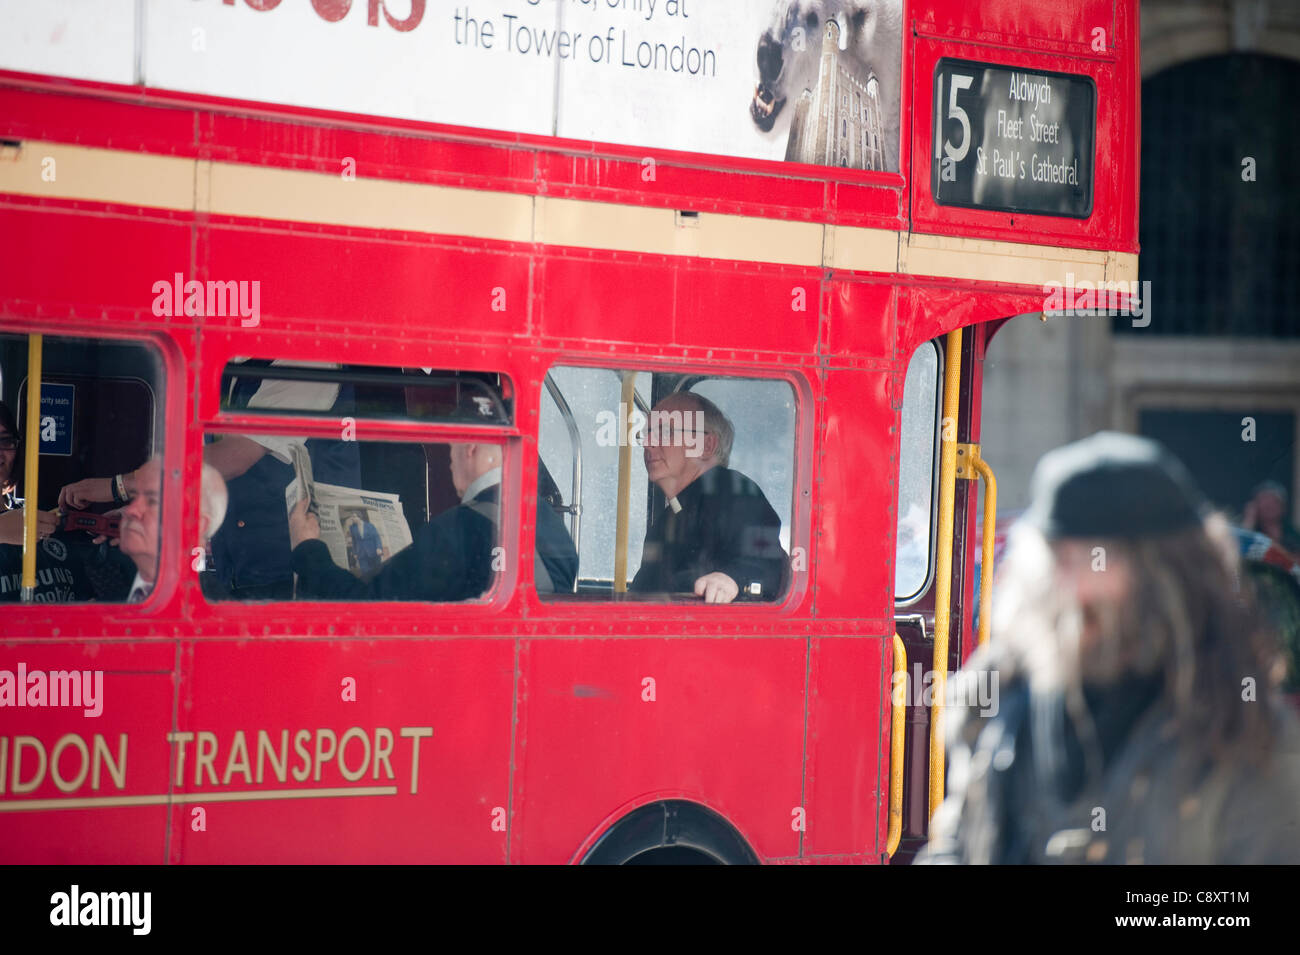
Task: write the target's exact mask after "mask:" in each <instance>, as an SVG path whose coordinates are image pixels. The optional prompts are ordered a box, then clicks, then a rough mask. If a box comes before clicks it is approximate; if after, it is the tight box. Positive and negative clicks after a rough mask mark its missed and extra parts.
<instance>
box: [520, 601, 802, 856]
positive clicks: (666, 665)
mask: <svg viewBox="0 0 1300 955" xmlns="http://www.w3.org/2000/svg"><path fill="white" fill-rule="evenodd" d="M624 609H626V608H624ZM806 647H807V642H806V641H805V640H803V639H800V638H798V637H770V638H765V639H741V638H736V637H719V638H704V637H684V636H677V637H667V638H665V637H660V638H646V639H620V638H609V639H603V640H602V639H599V638H595V639H589V640H575V639H563V640H561V639H554V640H546V639H541V640H533V641H527V642H525V643H524V644H522V648H521V655H520V670H521V673H520V676H521V680H522V682H521V685H520V689H519V714H520V715H519V737H518V741H517V742H516V745H515V760H516V770H517V774H518V775H517V777H516V780H515V819H514V829H513V832H512V835H511V861H514V862H541V863H559V862H568V861H570V860H573V858H574V854H575V852H576V850H577V849H578V847H579V846H580V845H582V843H583V842H584V840H586V839H587V838H588V837H589V836H592V835H593V834H594V833H595V832H596V830H597V829H598V828H599V829H602V830H603V829H604V828H607V827H608V825H612V824H613V823H614V822H615V821H616V820H617V818H618V817H620V816H622V815H624V814H625V813H626V812H628V811H631V810H632V809H634V808H636V806H639V805H644V804H645V803H649V802H653V801H655V800H657V799H663V798H682V799H690V800H694V801H697V802H700V803H703V804H704V805H706V806H708V807H709V808H711V809H713V810H714V811H715V812H718V813H719V814H721V815H722V816H723V817H724V818H726V819H727V820H728V821H730V822H731V824H732V825H733V826H735V827H736V828H737V829H738V830H739V831H740V834H741V835H742V836H743V837H744V838H745V839H746V840H747V841H748V842H749V844H750V846H751V847H753V849H754V850H755V852H757V853H758V855H759V857H760V858H764V859H771V858H776V857H784V858H791V857H794V856H796V855H797V854H798V852H799V842H800V838H799V837H800V833H799V832H797V831H796V830H795V829H794V827H793V825H792V823H793V822H794V821H795V820H796V817H795V816H794V815H793V813H794V812H795V810H796V809H798V808H799V807H800V806H801V804H802V795H801V793H802V785H803V779H802V776H803V772H802V769H803V754H804V687H805V680H806Z"/></svg>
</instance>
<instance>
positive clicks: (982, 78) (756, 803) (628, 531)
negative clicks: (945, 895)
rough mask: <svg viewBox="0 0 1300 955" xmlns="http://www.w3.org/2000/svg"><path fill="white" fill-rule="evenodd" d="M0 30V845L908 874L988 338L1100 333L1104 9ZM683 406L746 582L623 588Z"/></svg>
mask: <svg viewBox="0 0 1300 955" xmlns="http://www.w3.org/2000/svg"><path fill="white" fill-rule="evenodd" d="M6 7H7V9H9V10H11V11H12V12H13V21H14V22H13V23H12V24H10V25H7V27H6V30H7V34H8V35H7V37H6V38H4V39H2V40H0V68H2V69H0V252H2V254H0V398H3V401H4V402H5V404H6V405H7V407H8V408H9V409H10V410H11V411H12V414H13V419H14V421H13V424H12V426H11V427H12V429H13V430H14V432H15V435H14V439H13V440H12V441H9V442H8V443H9V444H10V445H12V448H10V449H9V451H8V454H9V457H8V458H6V457H5V454H6V450H5V449H4V448H3V447H0V464H5V465H6V466H7V467H8V468H9V475H8V482H9V483H11V484H12V485H13V492H14V494H15V496H17V497H22V498H24V499H25V500H26V502H27V504H26V506H25V507H24V508H23V509H22V510H21V512H19V511H18V510H17V509H16V508H15V509H14V510H13V511H11V512H8V513H5V514H0V530H2V531H3V532H4V536H3V538H2V539H0V560H3V563H2V564H0V584H2V585H3V590H2V591H0V600H4V601H7V605H6V606H5V607H4V609H3V612H2V613H0V633H2V636H0V858H3V859H4V860H5V861H9V862H58V863H63V862H89V863H98V862H126V863H162V862H166V863H206V862H254V863H271V862H276V863H279V862H326V861H338V862H344V861H379V862H416V861H419V862H426V861H433V862H439V861H464V862H515V863H565V862H629V861H636V862H653V861H676V862H689V861H698V862H725V863H738V862H886V861H890V860H891V859H892V860H896V861H899V860H905V859H908V858H910V857H911V855H912V854H913V853H914V852H915V851H916V849H917V848H918V847H919V846H920V845H921V844H922V843H923V841H924V837H925V832H926V822H927V819H928V815H929V811H930V809H931V808H932V807H933V805H935V801H936V799H937V797H939V796H941V794H942V787H943V764H942V756H941V753H940V752H939V750H938V749H937V748H936V747H935V746H934V745H933V742H932V738H933V737H935V735H936V734H938V733H941V731H942V702H941V701H942V699H943V695H942V689H943V686H944V680H945V677H944V674H945V673H946V672H948V671H949V670H951V669H953V668H956V667H958V666H960V664H961V661H962V660H963V659H964V658H965V657H966V656H967V655H968V654H969V652H970V651H971V649H972V647H973V645H974V644H975V642H976V641H977V639H978V636H977V634H976V633H974V632H972V626H971V621H972V619H973V617H974V613H973V609H974V608H973V607H972V606H971V602H972V592H973V588H972V573H973V565H974V554H975V549H976V548H977V547H979V546H981V542H980V541H979V540H977V538H976V535H975V522H976V507H977V505H978V503H979V500H980V498H979V484H980V481H981V475H982V476H983V478H984V479H985V480H987V479H990V478H991V476H992V474H991V470H990V468H989V466H988V465H987V464H986V463H985V462H984V461H983V460H982V458H981V457H980V453H979V435H980V393H981V386H982V375H983V371H982V362H983V356H984V351H985V348H986V346H987V344H988V342H989V340H990V338H991V336H992V334H993V332H994V331H995V330H996V329H997V327H998V326H999V323H1000V322H1001V321H1002V320H1005V319H1007V318H1010V317H1012V316H1016V315H1021V314H1026V313H1035V314H1038V313H1042V312H1044V310H1045V309H1047V310H1049V311H1050V310H1054V309H1068V308H1070V307H1072V305H1077V304H1078V299H1077V298H1075V299H1073V300H1072V298H1071V289H1074V290H1076V291H1077V290H1083V291H1084V292H1085V293H1086V294H1088V295H1092V294H1093V293H1094V292H1095V291H1104V292H1107V293H1108V294H1109V295H1110V297H1111V300H1112V304H1113V303H1114V302H1115V301H1118V302H1119V303H1120V305H1121V307H1123V306H1125V305H1126V304H1127V305H1130V306H1131V305H1132V301H1131V299H1130V298H1129V297H1128V296H1127V294H1125V290H1127V289H1128V288H1129V285H1130V283H1131V282H1132V280H1134V279H1136V277H1137V274H1136V273H1137V255H1136V253H1137V183H1138V102H1139V101H1138V82H1139V80H1138V16H1137V5H1136V3H1132V2H1128V0H1120V2H1113V0H1104V2H1103V0H1077V2H1073V3H1070V4H1066V5H1060V6H1053V5H1043V4H1039V3H1035V2H1031V0H998V2H996V3H981V4H969V3H965V2H961V0H905V2H904V0H880V2H870V0H860V2H849V0H843V2H832V0H825V2H811V0H780V2H776V0H753V2H745V3H736V4H731V3H728V4H720V3H712V4H710V3H706V2H697V0H689V2H688V0H683V2H681V3H673V2H667V0H664V2H662V3H653V2H649V0H644V2H627V3H619V4H613V3H610V4H587V3H569V2H563V0H561V2H544V3H541V4H536V3H531V2H530V3H519V2H512V0H499V2H482V3H474V4H471V5H467V6H462V7H458V8H456V9H455V10H452V9H449V8H443V7H441V6H437V7H435V5H433V4H426V3H424V2H423V0H368V2H367V3H361V2H357V3H355V4H354V3H352V2H351V0H310V2H308V0H203V2H200V3H189V4H174V5H163V4H143V5H137V4H134V3H131V2H120V3H119V2H114V3H105V4H102V5H98V6H97V7H96V9H95V10H94V11H93V12H90V11H88V10H87V9H86V6H85V5H74V4H63V3H56V2H51V3H41V4H36V3H18V2H14V3H9V4H6ZM146 13H147V16H146ZM1049 290H1050V291H1049ZM1053 296H1054V297H1053ZM1088 307H1092V302H1091V301H1089V303H1088ZM683 392H689V393H690V394H692V395H698V396H702V397H704V398H707V399H708V401H709V403H710V406H711V407H713V408H715V409H717V410H718V412H719V413H720V414H721V415H722V416H723V417H725V420H726V425H725V427H726V429H727V430H728V438H727V440H726V442H725V443H726V444H728V445H729V448H723V449H721V450H719V443H720V442H721V439H720V438H718V437H717V435H716V434H714V436H713V437H712V439H710V440H711V441H712V443H706V441H705V438H706V435H702V434H699V435H695V437H696V438H698V439H699V441H700V444H699V445H698V446H697V447H695V448H692V447H691V446H690V445H689V444H688V445H687V446H686V447H685V452H686V455H687V457H690V456H691V451H692V450H694V451H695V452H696V454H697V455H700V454H707V455H712V456H713V457H712V458H711V460H714V466H715V467H718V468H722V469H724V470H722V471H717V472H715V473H724V474H725V473H726V471H727V470H729V471H731V472H734V473H736V474H740V475H743V476H744V478H745V479H747V482H748V483H746V484H745V485H744V487H745V488H750V487H757V488H758V490H759V492H761V495H754V494H753V492H752V491H746V493H749V494H751V495H752V496H755V497H757V496H761V497H762V498H763V499H765V500H766V502H767V503H768V504H769V505H770V510H771V512H772V513H773V514H774V515H775V518H776V520H777V521H778V522H779V524H777V523H772V522H771V521H770V520H769V522H768V523H767V524H766V525H764V526H765V527H766V528H767V530H768V531H769V532H770V533H766V534H758V535H755V534H752V533H751V534H749V536H745V535H743V534H742V537H741V545H739V546H741V547H742V550H745V551H746V553H749V552H751V551H753V552H757V551H760V550H761V551H763V553H762V555H761V556H762V559H763V560H766V561H773V560H774V561H776V562H777V564H776V565H772V564H770V563H769V564H768V565H766V566H779V567H780V572H779V573H777V574H776V576H774V577H771V576H764V572H760V571H757V570H755V571H754V572H753V574H752V575H751V574H749V570H748V569H745V570H743V571H742V570H730V571H729V573H728V574H724V576H726V577H727V579H728V580H729V581H730V582H731V584H732V585H734V586H733V588H732V590H734V593H733V592H732V590H727V589H726V588H725V587H724V588H723V591H722V594H723V602H714V600H712V599H709V600H706V599H705V596H707V593H708V592H707V588H700V587H695V588H692V586H691V581H690V580H689V579H688V580H687V581H686V582H685V583H684V584H683V583H680V582H678V581H676V580H674V581H672V582H669V583H662V582H661V584H660V585H659V586H657V587H650V586H647V585H645V583H644V581H645V580H646V579H648V577H647V575H648V572H647V574H642V573H641V572H642V571H643V570H644V569H645V568H647V567H650V566H652V565H653V564H654V563H655V561H656V560H657V559H658V558H659V555H660V550H662V547H663V546H664V545H663V541H662V537H663V534H664V533H665V532H664V531H663V522H665V521H668V520H670V519H671V517H672V515H673V512H674V504H676V503H677V499H676V497H675V496H674V495H670V494H668V493H667V491H665V485H664V484H663V483H662V482H660V481H659V479H658V478H655V477H654V474H653V473H652V472H651V471H648V470H647V466H646V461H647V458H648V456H646V455H645V454H644V453H643V450H642V448H641V447H639V446H638V445H639V444H641V443H646V442H647V438H646V437H645V435H646V424H647V423H649V424H650V425H651V427H653V425H654V423H655V419H654V417H653V415H654V413H655V412H656V410H658V409H660V408H661V403H663V402H665V401H668V402H670V403H671V402H672V401H674V400H676V401H678V403H679V406H680V402H681V401H682V400H683V399H682V397H681V393H683ZM674 396H676V398H675V399H674ZM685 400H686V405H685V406H684V407H686V409H687V411H690V410H691V409H692V405H691V402H690V399H689V398H687V399H685ZM696 405H697V406H698V409H700V413H701V414H704V411H703V410H702V409H703V408H704V405H703V404H702V403H699V402H698V401H697V402H696ZM711 414H712V412H710V415H711ZM686 420H687V425H686V427H685V429H684V430H683V429H681V428H680V427H679V430H678V431H677V433H676V434H677V437H678V438H679V439H680V438H686V439H689V438H690V436H691V434H692V432H691V431H690V427H689V420H690V419H689V418H688V419H686ZM698 420H700V421H708V422H716V421H719V420H720V419H715V418H712V417H710V418H701V419H698ZM2 423H3V422H2V421H0V424H2ZM722 427H723V425H721V424H716V425H713V426H711V427H698V428H697V430H698V431H699V432H710V431H713V432H716V431H717V430H718V429H719V428H722ZM659 437H660V438H662V437H663V434H662V433H661V434H660V435H659ZM670 437H671V434H670ZM648 443H649V445H650V449H653V448H654V447H656V444H655V441H654V440H653V439H649V441H648ZM670 443H671V442H670ZM469 449H474V450H473V451H472V452H471V451H470V450H469ZM679 450H680V449H679ZM727 451H729V454H727V453H726V452H727ZM475 454H477V455H481V456H482V458H481V461H482V462H483V463H484V464H485V465H492V467H487V468H485V469H482V470H477V469H473V468H471V469H470V470H469V471H467V470H466V468H467V467H470V466H469V465H467V464H466V461H468V460H470V459H471V458H472V456H473V455H475ZM241 455H243V457H242V458H241ZM150 462H152V464H151V463H150ZM205 462H207V464H209V465H211V466H212V468H213V469H214V470H215V471H217V472H218V473H220V474H221V477H222V479H223V484H224V487H225V489H226V490H225V496H224V499H223V503H221V504H219V505H212V504H211V503H210V501H209V500H208V498H207V497H206V495H205V489H204V486H203V474H204V473H205V472H204V463H205ZM250 462H251V463H250ZM994 463H995V462H994ZM651 465H652V468H657V467H660V466H661V465H659V464H658V463H656V461H654V460H652V461H651ZM655 473H658V472H655ZM706 473H707V472H706ZM467 475H468V476H469V479H467ZM0 477H3V475H0ZM734 480H735V481H739V480H740V479H739V478H735V479H734ZM485 482H486V483H485ZM476 484H477V485H478V488H479V490H480V491H481V489H482V488H483V487H485V486H487V485H488V484H491V485H492V486H493V487H495V488H496V496H495V499H494V503H493V504H492V506H491V507H490V509H489V510H487V511H484V510H482V509H480V511H479V512H476V513H478V514H479V516H480V517H483V516H484V515H486V523H484V522H480V523H479V524H478V525H475V526H479V527H486V528H488V530H487V531H486V532H485V533H488V534H490V536H491V539H490V540H489V541H487V544H485V545H484V546H486V547H488V552H489V553H490V559H491V566H490V569H486V568H480V570H482V571H483V574H484V575H485V576H484V580H485V583H483V585H482V586H478V585H475V586H470V587H469V588H468V591H465V590H464V589H462V590H456V589H455V588H452V587H450V585H447V586H444V584H445V583H446V580H448V579H450V577H444V576H442V575H443V574H444V572H445V573H446V574H448V575H449V574H451V573H452V570H449V569H448V568H449V567H450V566H451V565H452V564H455V563H456V561H457V560H459V559H460V558H459V557H458V556H457V554H456V549H457V547H458V546H459V544H460V543H461V541H460V539H459V538H457V537H455V536H454V535H451V536H448V535H446V534H443V535H442V536H438V534H439V533H441V532H440V531H439V530H438V529H439V528H445V523H443V522H445V520H446V519H447V515H448V514H449V513H459V514H460V515H461V516H460V517H459V518H456V519H457V520H461V519H463V520H469V518H466V517H465V516H464V514H463V513H462V512H464V511H465V510H466V509H469V510H473V509H474V508H473V507H472V506H471V505H472V502H473V501H474V500H476V498H475V497H474V494H475V485H476ZM669 490H671V488H669ZM155 492H156V493H155ZM304 497H310V498H311V499H312V501H313V502H314V508H315V520H314V522H313V521H311V520H309V519H306V518H303V517H302V515H301V511H300V509H298V508H295V506H294V505H295V502H296V501H298V500H300V499H301V498H304ZM986 499H987V496H986ZM212 500H216V498H213V499H212ZM60 508H62V512H60ZM214 508H215V511H217V512H219V511H220V510H222V509H224V510H225V511H226V513H225V514H224V515H222V514H220V513H214ZM38 511H40V512H43V513H44V514H45V515H46V516H45V517H43V518H40V519H39V520H38V517H37V512H38ZM119 513H120V523H118V521H117V518H116V516H115V515H118V514H119ZM295 513H296V516H293V515H295ZM42 522H44V523H42ZM313 523H314V525H315V527H317V528H318V529H319V530H318V533H319V537H320V544H318V545H314V549H315V554H316V556H317V557H318V558H319V560H318V562H317V565H316V569H315V570H311V571H310V572H309V571H308V569H307V568H306V565H305V564H303V563H302V562H301V561H300V560H299V557H300V555H301V553H302V548H303V547H305V546H306V547H312V546H313V545H312V543H311V542H310V540H308V541H306V542H304V540H303V537H302V534H303V531H302V528H303V527H304V526H306V525H311V524H313ZM993 523H994V522H993V521H985V522H984V527H986V528H988V529H989V533H990V534H991V533H992V528H993ZM213 524H219V528H218V529H217V530H215V531H213V528H212V525H213ZM656 525H659V527H658V528H657V527H656ZM458 526H459V525H458ZM555 528H561V533H560V535H559V537H560V538H562V539H558V540H557V537H556V535H555V533H554V530H555ZM751 530H752V529H751ZM115 535H120V536H115ZM656 535H658V536H656ZM119 541H120V546H115V544H117V543H118V542H119ZM990 543H991V540H990ZM778 544H779V546H778ZM553 547H558V548H559V551H562V552H563V554H562V555H561V559H559V561H558V564H557V563H556V561H554V560H551V558H552V557H554V556H555V553H558V551H554V549H553ZM548 548H552V550H551V551H548ZM777 551H779V554H778V553H777ZM417 553H418V554H419V555H420V559H419V561H418V562H415V563H414V564H413V558H412V556H411V555H414V554H417ZM403 554H406V555H407V556H406V557H405V558H404V557H403ZM751 556H752V555H751ZM321 562H323V565H326V566H325V567H324V569H323V570H322V569H321V566H322V564H321ZM403 562H404V564H403ZM742 564H743V565H744V567H745V568H749V567H750V566H751V564H744V562H741V563H737V564H736V565H735V566H737V567H739V566H742ZM399 565H401V566H406V567H407V568H408V569H409V568H410V567H411V566H416V567H418V568H419V569H418V572H414V573H408V574H407V575H406V576H405V577H402V578H401V579H400V580H398V579H397V577H396V576H395V575H394V574H393V573H390V570H391V569H392V568H393V567H398V566H399ZM559 565H564V566H563V567H561V568H560V569H559V570H557V566H559ZM457 566H459V565H457ZM728 566H729V568H730V566H731V565H728ZM430 568H433V569H432V570H431V569H430ZM565 568H567V569H565ZM317 571H320V574H323V575H324V576H323V577H320V578H319V579H317V578H316V577H314V576H313V575H314V574H316V573H317ZM719 573H721V571H719ZM338 574H342V575H343V577H342V578H340V577H339V576H338ZM751 577H752V579H751ZM736 578H739V579H736ZM322 581H324V582H322ZM340 581H342V582H340ZM385 581H387V583H385ZM774 581H775V583H774ZM985 589H986V590H987V588H985ZM697 591H700V592H703V593H704V594H705V596H701V593H700V592H697ZM726 597H734V599H730V600H726V599H725V598H726ZM982 619H983V620H985V621H987V619H988V614H987V613H984V614H983V615H982ZM896 670H899V671H906V672H907V673H908V674H909V681H908V682H906V683H902V684H899V686H900V687H901V691H900V692H899V693H896V694H895V693H891V687H893V686H894V685H895V681H894V673H895V671H896ZM930 690H932V691H933V692H928V691H930ZM936 700H937V701H939V702H935V701H936Z"/></svg>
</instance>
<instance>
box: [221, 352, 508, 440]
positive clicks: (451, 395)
mask: <svg viewBox="0 0 1300 955" xmlns="http://www.w3.org/2000/svg"><path fill="white" fill-rule="evenodd" d="M327 399H328V400H327ZM343 402H346V403H347V407H346V409H340V408H339V407H337V405H339V404H341V403H343ZM221 410H222V411H241V412H250V413H254V414H270V415H274V414H296V415H327V416H337V415H338V413H339V412H340V410H343V411H345V412H346V413H347V414H350V415H353V416H356V417H361V418H372V419H375V418H379V419H382V418H390V419H391V418H399V419H410V420H415V421H431V422H432V421H438V422H444V423H458V424H484V425H509V424H510V423H511V422H512V421H513V418H514V403H513V401H512V400H511V392H510V389H509V387H508V383H507V382H503V381H502V380H500V379H499V376H498V375H496V374H493V373H488V372H465V371H445V370H438V369H432V368H422V369H416V368H413V369H405V370H398V369H396V368H383V367H374V366H365V365H335V364H330V363H327V362H310V361H285V360H283V359H275V360H272V359H256V358H252V359H250V358H237V359H235V360H233V361H231V362H229V363H228V364H227V365H226V368H225V370H224V371H223V373H222V376H221Z"/></svg>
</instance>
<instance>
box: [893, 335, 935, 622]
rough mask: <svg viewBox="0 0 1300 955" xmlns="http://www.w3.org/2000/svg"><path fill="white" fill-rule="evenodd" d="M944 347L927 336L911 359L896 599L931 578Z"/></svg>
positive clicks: (915, 593) (918, 590) (906, 598)
mask: <svg viewBox="0 0 1300 955" xmlns="http://www.w3.org/2000/svg"><path fill="white" fill-rule="evenodd" d="M939 365H940V362H939V349H938V347H937V346H936V345H935V344H934V343H933V342H927V343H926V344H924V345H922V346H921V347H920V348H918V349H917V350H916V353H915V354H914V355H912V360H911V361H910V362H908V364H907V379H906V381H905V382H904V385H903V413H902V418H903V423H902V430H901V433H900V436H899V442H900V447H901V451H900V454H899V462H898V557H897V561H896V563H895V564H894V600H895V601H896V602H898V603H907V602H910V601H912V600H915V599H916V598H917V597H919V596H920V595H921V594H922V593H923V592H924V591H925V588H926V585H927V584H928V582H929V579H930V565H931V560H930V557H931V554H932V553H933V550H934V548H933V546H932V544H933V537H934V534H933V526H934V521H933V515H934V506H935V485H936V482H937V480H938V470H937V468H936V467H935V462H936V461H937V460H938V446H939V410H940V406H939V382H940V375H939Z"/></svg>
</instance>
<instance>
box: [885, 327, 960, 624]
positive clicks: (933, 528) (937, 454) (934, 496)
mask: <svg viewBox="0 0 1300 955" xmlns="http://www.w3.org/2000/svg"><path fill="white" fill-rule="evenodd" d="M926 346H930V347H932V348H933V349H934V352H935V359H936V361H937V363H938V364H937V366H936V368H935V400H934V448H933V456H932V457H931V459H930V524H929V530H930V534H929V548H928V550H927V552H926V572H925V578H924V579H923V580H922V582H921V586H920V588H919V589H918V590H917V591H916V592H915V593H913V594H910V595H908V596H906V597H902V598H900V597H899V596H898V594H897V593H895V594H894V609H895V610H896V611H897V610H905V609H907V608H909V607H914V606H916V605H917V604H918V603H920V602H921V601H922V600H924V599H925V598H926V595H927V594H929V593H930V588H931V587H933V586H934V576H935V573H936V570H937V568H936V563H937V561H936V560H935V556H936V553H935V552H936V549H937V546H938V537H939V520H938V516H939V472H940V463H941V455H942V448H943V380H944V369H945V368H946V367H947V355H946V354H945V344H944V343H943V342H941V341H940V340H939V339H937V338H932V339H930V340H928V341H926V342H923V343H922V344H920V345H918V346H917V348H916V350H915V351H913V352H912V354H911V356H910V357H909V358H908V359H907V364H908V367H910V366H911V364H912V361H913V359H915V358H916V356H917V355H918V354H920V352H921V349H922V348H925V347H926ZM903 387H904V394H903V402H904V403H906V401H907V395H906V387H907V368H904V369H903ZM898 449H899V450H898V455H899V474H900V478H899V481H898V495H897V497H896V500H895V504H894V571H895V573H897V571H898V522H899V520H901V519H902V508H901V501H902V490H903V482H902V478H901V474H902V459H903V457H902V456H903V406H902V405H901V404H900V405H899V408H898ZM890 589H891V590H892V589H893V585H891V588H890Z"/></svg>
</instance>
